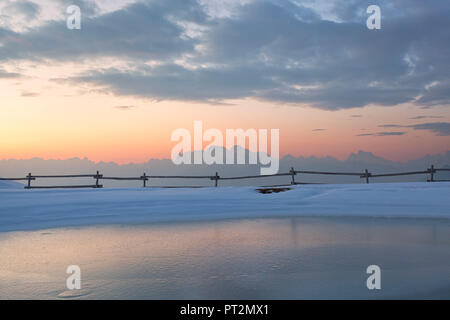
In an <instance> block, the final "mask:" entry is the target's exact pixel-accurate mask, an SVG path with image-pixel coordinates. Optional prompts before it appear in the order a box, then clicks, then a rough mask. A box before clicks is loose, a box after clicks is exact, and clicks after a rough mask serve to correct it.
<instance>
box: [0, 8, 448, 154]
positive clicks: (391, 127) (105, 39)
mask: <svg viewBox="0 0 450 320" xmlns="http://www.w3.org/2000/svg"><path fill="white" fill-rule="evenodd" d="M70 5H77V6H79V7H80V9H81V29H79V30H77V29H73V30H70V29H68V28H67V26H66V20H67V18H68V16H69V14H67V13H66V10H67V7H68V6H70ZM369 5H378V6H379V7H380V9H381V29H380V30H369V29H368V28H367V26H366V20H367V18H368V17H369V15H370V14H367V13H366V9H367V7H368V6H369ZM449 56H450V2H449V1H445V0H442V1H440V0H431V1H423V0H393V1H384V0H380V1H378V0H377V1H376V0H367V1H366V0H282V1H275V0H273V1H272V0H220V1H219V0H198V1H196V0H148V1H146V0H84V1H82V0H39V1H38V0H36V1H34V0H33V1H31V0H18V1H13V0H0V159H10V158H15V159H27V158H32V157H41V158H44V159H50V158H53V159H67V158H72V157H81V158H84V157H87V158H89V159H91V160H94V161H114V162H117V163H128V162H145V161H147V160H148V159H151V158H170V153H171V149H172V147H173V146H174V144H175V143H174V142H172V141H171V140H170V138H171V133H172V132H173V131H174V130H176V129H178V128H186V129H188V130H193V122H194V120H202V121H203V125H204V127H205V129H208V128H217V129H220V130H223V132H225V130H226V129H227V128H229V129H235V128H243V129H249V128H256V129H259V128H262V129H279V130H280V154H281V156H283V155H287V154H290V155H293V156H312V155H314V156H334V157H336V158H338V159H345V158H346V157H347V156H348V155H349V154H350V153H351V152H355V151H358V150H366V151H370V152H373V153H375V154H377V155H379V156H382V157H384V158H387V159H391V160H395V161H407V160H409V159H415V158H419V157H421V156H423V155H426V154H437V153H443V152H445V151H447V150H450V108H449V106H450V59H449V58H448V57H449ZM205 145H206V143H205Z"/></svg>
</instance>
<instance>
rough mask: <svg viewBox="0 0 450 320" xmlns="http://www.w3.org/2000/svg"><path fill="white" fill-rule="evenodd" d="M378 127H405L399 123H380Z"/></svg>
mask: <svg viewBox="0 0 450 320" xmlns="http://www.w3.org/2000/svg"><path fill="white" fill-rule="evenodd" d="M378 127H380V128H405V126H402V125H399V124H381V125H379V126H378ZM406 127H407V126H406Z"/></svg>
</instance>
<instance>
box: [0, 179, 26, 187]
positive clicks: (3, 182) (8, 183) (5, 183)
mask: <svg viewBox="0 0 450 320" xmlns="http://www.w3.org/2000/svg"><path fill="white" fill-rule="evenodd" d="M4 188H23V184H20V183H18V182H15V181H7V180H0V189H4Z"/></svg>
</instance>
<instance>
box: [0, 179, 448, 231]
mask: <svg viewBox="0 0 450 320" xmlns="http://www.w3.org/2000/svg"><path fill="white" fill-rule="evenodd" d="M283 216H354V217H402V218H445V219H450V183H389V184H369V185H365V184H360V185H314V186H306V185H305V186H295V187H293V188H292V190H290V191H287V192H282V193H276V194H260V193H258V192H256V191H255V188H254V187H225V188H224V187H222V188H205V189H152V188H148V189H143V188H141V189H96V190H94V189H89V190H67V189H61V190H23V189H0V231H13V230H31V229H45V228H55V227H68V226H85V225H98V224H117V223H120V224H122V223H123V224H140V223H154V222H175V221H205V220H220V219H234V218H263V217H283Z"/></svg>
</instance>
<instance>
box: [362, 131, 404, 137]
mask: <svg viewBox="0 0 450 320" xmlns="http://www.w3.org/2000/svg"><path fill="white" fill-rule="evenodd" d="M404 134H406V132H404V131H383V132H377V133H361V134H357V135H356V136H357V137H368V136H375V137H388V136H402V135H404Z"/></svg>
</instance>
